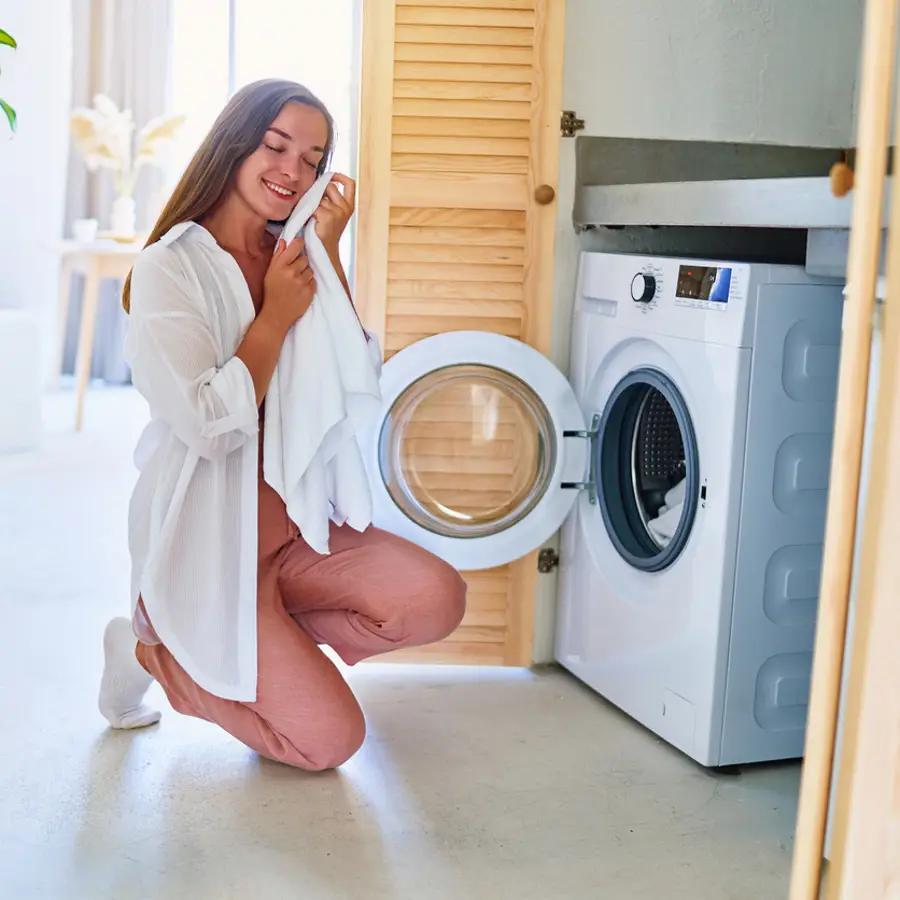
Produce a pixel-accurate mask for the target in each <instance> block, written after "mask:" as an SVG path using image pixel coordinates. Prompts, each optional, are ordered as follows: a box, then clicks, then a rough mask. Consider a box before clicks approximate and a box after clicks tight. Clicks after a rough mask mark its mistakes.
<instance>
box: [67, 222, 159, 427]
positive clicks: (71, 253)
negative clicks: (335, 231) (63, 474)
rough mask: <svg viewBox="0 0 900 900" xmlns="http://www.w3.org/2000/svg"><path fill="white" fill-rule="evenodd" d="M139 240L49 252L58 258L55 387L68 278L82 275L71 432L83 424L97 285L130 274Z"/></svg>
mask: <svg viewBox="0 0 900 900" xmlns="http://www.w3.org/2000/svg"><path fill="white" fill-rule="evenodd" d="M142 248H143V240H139V241H138V240H136V241H134V242H131V243H127V244H124V243H117V242H116V241H109V240H106V241H104V240H97V241H93V242H92V243H89V244H85V243H82V242H80V241H59V242H58V243H56V244H53V245H52V246H51V248H50V249H51V250H53V251H54V252H55V253H57V254H58V255H59V257H60V261H61V265H60V270H59V320H58V323H57V328H58V332H57V345H56V368H55V370H54V378H55V379H56V383H57V384H58V381H59V375H60V372H61V371H62V363H63V354H64V352H65V346H66V326H67V322H68V317H69V305H70V303H69V301H70V299H71V292H72V275H74V274H76V273H78V274H80V275H83V276H84V279H85V281H84V301H83V302H82V305H81V327H80V332H79V336H78V355H77V358H76V361H75V376H76V406H75V430H76V431H81V426H82V424H83V422H84V398H85V394H86V392H87V388H88V384H89V382H90V378H91V357H92V355H93V350H94V330H95V326H96V323H97V307H98V305H99V300H100V282H101V281H102V280H103V279H104V278H115V279H123V278H125V276H126V275H127V274H128V273H129V271H131V267H132V265H133V264H134V260H135V259H136V257H137V255H138V253H140V252H141V250H142Z"/></svg>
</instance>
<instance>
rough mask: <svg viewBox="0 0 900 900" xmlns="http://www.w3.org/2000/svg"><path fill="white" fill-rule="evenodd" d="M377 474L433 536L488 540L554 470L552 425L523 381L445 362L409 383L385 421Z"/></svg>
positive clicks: (528, 507) (525, 509)
mask: <svg viewBox="0 0 900 900" xmlns="http://www.w3.org/2000/svg"><path fill="white" fill-rule="evenodd" d="M379 446H380V467H381V478H382V480H383V482H384V484H385V485H386V487H387V490H388V493H389V494H390V496H391V499H392V500H393V501H394V503H396V504H397V506H398V507H399V508H400V509H401V510H402V511H403V512H404V513H405V515H406V516H408V517H409V518H410V519H411V520H412V521H413V522H415V523H416V524H418V525H419V526H421V527H422V528H425V529H427V530H429V531H433V532H434V533H435V534H441V535H447V536H450V537H460V538H471V537H479V536H482V535H488V534H496V533H498V532H500V531H504V530H505V529H506V528H508V527H509V526H510V525H512V524H514V523H516V522H518V521H520V520H521V519H523V518H524V517H525V516H527V515H528V513H529V512H531V511H532V510H533V509H534V507H535V505H536V504H537V502H538V501H539V500H540V498H541V497H542V496H543V495H544V494H545V493H546V492H547V488H548V486H549V484H550V477H551V475H552V474H553V463H554V459H553V457H554V454H555V452H556V446H555V442H554V440H553V421H552V419H551V418H550V413H549V412H548V411H547V408H546V406H545V405H544V404H543V402H542V401H541V399H540V397H538V396H537V394H535V392H534V391H533V390H532V389H531V388H530V387H529V386H528V385H527V384H526V383H525V382H523V381H520V380H519V379H518V378H515V377H514V376H512V375H510V374H509V373H508V372H504V371H502V370H500V369H495V368H492V367H491V366H485V365H472V364H468V365H451V366H448V367H446V368H444V369H439V370H438V371H435V372H430V373H429V374H428V375H425V376H424V377H423V378H420V379H419V380H418V381H416V382H415V383H413V384H411V385H410V386H409V388H407V389H406V390H405V391H404V392H403V393H401V394H400V396H399V397H398V398H397V399H396V400H395V401H394V403H393V406H392V407H391V409H390V412H389V413H388V415H387V416H385V418H384V420H383V423H382V427H381V435H380V440H379Z"/></svg>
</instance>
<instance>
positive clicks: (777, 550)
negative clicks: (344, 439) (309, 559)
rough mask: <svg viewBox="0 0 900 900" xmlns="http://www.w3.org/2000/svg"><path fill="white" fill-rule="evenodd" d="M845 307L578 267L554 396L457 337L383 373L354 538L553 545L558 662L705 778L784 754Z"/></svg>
mask: <svg viewBox="0 0 900 900" xmlns="http://www.w3.org/2000/svg"><path fill="white" fill-rule="evenodd" d="M840 315H841V288H840V285H839V284H837V283H825V282H823V281H818V282H817V281H815V280H813V279H811V278H808V277H807V276H806V275H805V274H804V273H803V272H802V270H798V269H794V268H784V267H775V266H766V265H747V264H740V263H717V262H709V261H701V260H675V259H656V258H644V257H634V256H616V255H608V254H594V253H586V254H584V255H583V256H582V257H581V260H580V273H579V278H578V297H577V302H576V311H575V317H574V323H573V324H574V328H573V341H572V343H573V353H572V371H571V377H570V378H566V377H565V376H564V375H563V374H562V373H561V372H560V371H559V370H558V369H557V368H556V367H555V366H554V365H553V364H552V363H551V362H550V361H549V360H548V359H547V358H546V357H545V356H543V355H542V354H540V353H539V352H537V351H536V350H534V349H532V348H531V347H529V346H527V345H526V344H524V343H522V342H520V341H516V340H513V339H511V338H508V337H504V336H502V335H498V334H489V333H485V332H455V333H447V334H440V335H436V336H434V337H429V338H426V339H424V340H421V341H418V342H416V343H414V344H412V345H411V346H409V347H407V348H406V349H404V350H402V351H400V352H399V353H397V354H396V355H395V356H393V357H392V358H391V359H390V360H389V361H388V362H387V363H386V364H385V367H384V371H383V373H382V379H381V389H382V409H381V412H380V414H379V415H378V416H377V417H376V418H375V420H374V421H373V423H372V426H371V428H370V429H369V431H368V432H367V433H366V434H365V435H364V436H363V437H362V440H361V446H362V449H363V454H364V458H365V461H366V467H367V470H368V477H369V481H370V485H371V488H372V494H373V504H374V517H373V520H374V523H375V524H376V525H377V526H379V527H381V528H384V529H385V530H387V531H391V532H393V533H395V534H399V535H401V536H403V537H405V538H407V539H408V540H411V541H413V542H415V543H417V544H419V545H421V546H423V547H425V548H426V549H428V550H430V551H432V552H433V553H435V554H437V555H438V556H440V557H442V558H444V559H445V560H447V561H448V562H450V563H451V564H452V565H454V566H456V567H457V568H458V569H461V570H465V571H472V570H479V569H491V568H494V567H497V566H502V565H504V564H506V563H510V562H512V561H513V560H516V559H519V558H521V557H523V556H524V555H526V554H527V553H529V552H530V551H532V550H534V549H536V548H538V547H540V546H541V545H542V544H543V543H544V542H545V541H547V540H548V539H549V538H550V537H552V536H553V535H554V534H555V533H556V532H557V531H558V530H559V529H560V527H562V528H563V540H562V548H561V553H560V557H561V560H560V597H559V618H558V623H557V641H556V655H557V658H558V660H559V662H560V663H561V664H562V665H563V666H564V667H566V668H567V669H569V670H570V671H571V672H572V673H574V674H575V675H576V676H577V677H578V678H580V679H582V680H583V681H584V682H586V683H587V684H588V685H590V686H591V687H593V688H594V689H595V690H597V691H598V692H599V693H601V694H602V695H603V696H604V697H606V698H608V699H609V700H611V701H612V702H613V703H615V704H617V705H618V706H620V707H621V708H622V709H623V710H624V711H625V712H627V713H629V714H630V715H631V716H633V717H634V718H636V719H638V720H639V721H640V722H642V723H643V724H644V725H646V726H647V727H648V728H650V729H652V730H653V731H655V732H656V733H657V734H659V735H660V736H662V737H663V738H665V739H666V740H667V741H669V742H671V743H672V744H674V745H675V746H676V747H678V748H679V749H681V750H682V751H684V752H685V753H687V754H689V755H690V756H692V757H693V758H694V759H696V760H698V761H699V762H701V763H702V764H704V765H708V766H724V765H729V764H736V763H745V762H751V761H759V760H763V759H775V758H786V757H791V756H797V755H800V754H801V753H802V743H803V730H804V722H805V715H806V703H807V694H808V690H809V678H810V666H811V651H812V646H813V631H814V625H815V612H816V598H817V594H818V579H819V569H820V565H821V553H822V541H823V530H824V521H825V504H826V492H827V485H828V474H829V457H830V448H831V437H832V419H833V414H834V400H835V392H836V384H837V366H838V351H839V344H840Z"/></svg>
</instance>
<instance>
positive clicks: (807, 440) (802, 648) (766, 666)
mask: <svg viewBox="0 0 900 900" xmlns="http://www.w3.org/2000/svg"><path fill="white" fill-rule="evenodd" d="M841 309H842V296H841V291H840V287H832V286H824V285H823V286H800V285H761V286H760V287H759V297H758V304H757V310H756V320H755V335H754V347H755V349H754V351H753V363H752V370H751V378H750V403H749V416H748V428H747V447H746V454H745V458H746V468H745V473H744V479H743V490H742V496H741V506H740V508H741V517H740V532H739V533H740V538H739V544H738V555H737V568H736V577H735V594H734V602H733V607H732V622H731V643H730V649H729V658H728V676H727V683H726V691H725V713H724V720H723V729H722V744H721V748H722V749H721V759H722V764H723V765H725V764H731V763H744V762H761V761H764V760H773V759H790V758H796V757H800V756H802V754H803V742H804V735H805V726H806V711H807V705H808V701H809V682H810V676H811V669H812V650H813V644H814V639H815V625H816V609H817V604H818V593H819V580H820V572H821V562H822V546H823V541H824V534H825V515H826V506H827V496H828V480H829V473H830V460H831V445H832V437H833V429H834V409H835V398H836V391H837V377H838V364H839V354H840V337H841V331H840V326H841Z"/></svg>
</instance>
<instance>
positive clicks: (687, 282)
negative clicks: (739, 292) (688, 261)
mask: <svg viewBox="0 0 900 900" xmlns="http://www.w3.org/2000/svg"><path fill="white" fill-rule="evenodd" d="M730 291H731V269H726V268H719V267H718V266H680V267H679V269H678V285H677V287H676V288H675V296H676V297H678V298H680V299H682V300H706V301H709V302H710V303H727V302H728V294H729V292H730Z"/></svg>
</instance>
